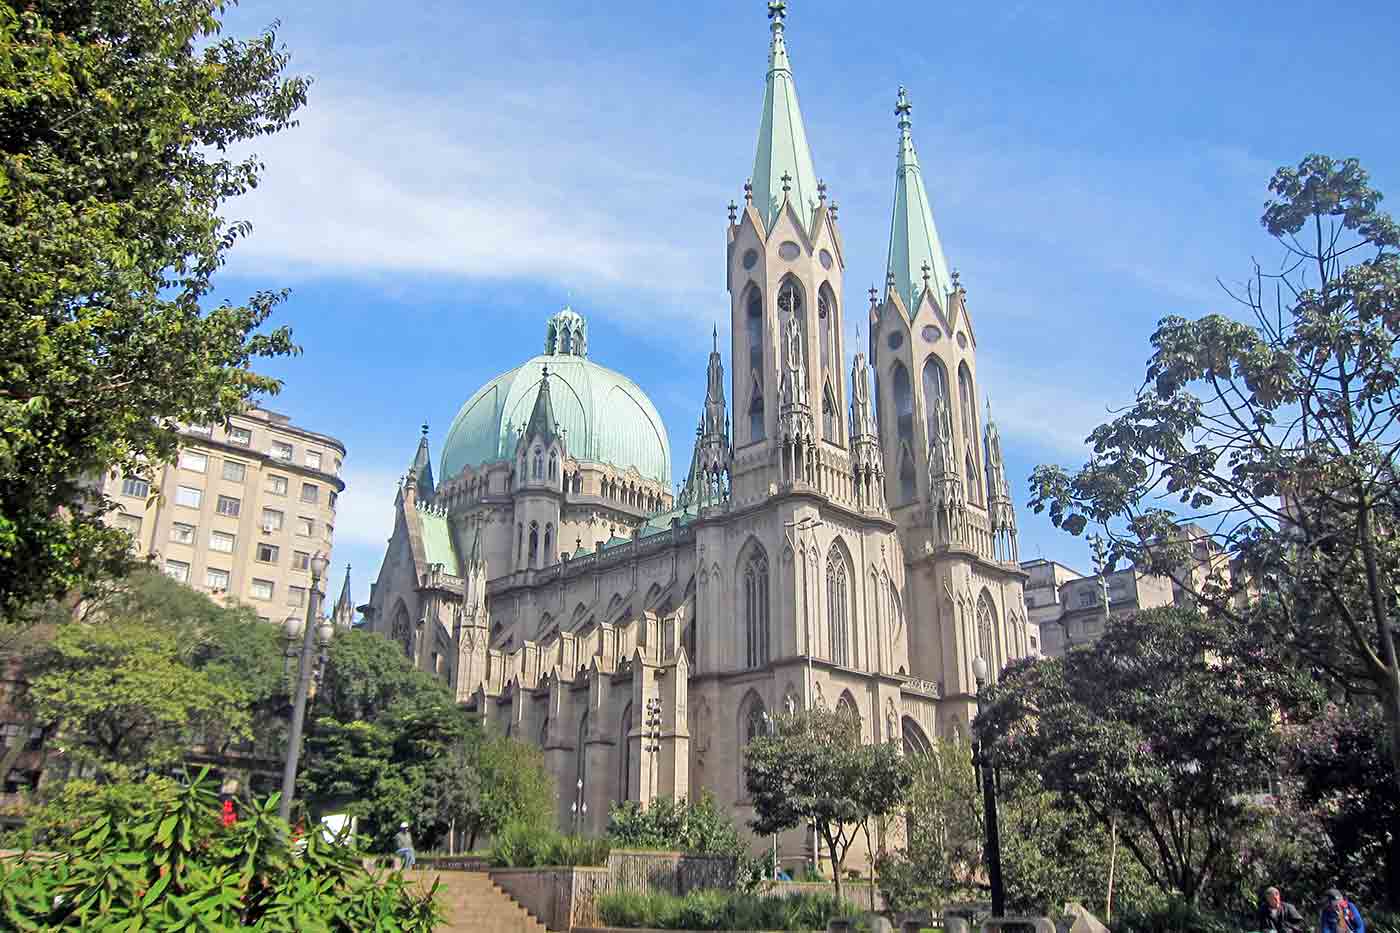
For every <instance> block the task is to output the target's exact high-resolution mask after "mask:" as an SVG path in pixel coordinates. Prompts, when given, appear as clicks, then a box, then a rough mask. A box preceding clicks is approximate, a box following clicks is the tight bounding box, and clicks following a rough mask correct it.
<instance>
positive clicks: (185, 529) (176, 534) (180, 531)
mask: <svg viewBox="0 0 1400 933" xmlns="http://www.w3.org/2000/svg"><path fill="white" fill-rule="evenodd" d="M194 533H195V527H194V526H193V525H187V524H185V523H184V522H176V523H175V524H173V525H171V526H170V540H171V541H175V542H178V543H180V544H194Z"/></svg>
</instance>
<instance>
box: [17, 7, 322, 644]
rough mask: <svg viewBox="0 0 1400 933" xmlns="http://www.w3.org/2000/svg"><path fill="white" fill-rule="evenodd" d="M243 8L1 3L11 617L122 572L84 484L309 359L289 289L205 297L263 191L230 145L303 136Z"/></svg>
mask: <svg viewBox="0 0 1400 933" xmlns="http://www.w3.org/2000/svg"><path fill="white" fill-rule="evenodd" d="M227 6H228V0H133V2H116V0H88V2H79V3H74V2H69V0H25V2H23V3H16V2H5V3H0V85H3V87H4V93H3V94H0V164H3V166H4V169H3V172H0V620H4V621H13V620H15V619H16V618H18V617H20V616H21V615H22V614H24V613H25V612H26V611H27V610H29V609H30V608H32V607H33V606H35V605H36V604H40V603H42V602H44V601H45V600H49V599H57V598H61V597H65V596H67V595H68V594H70V593H71V592H73V591H75V590H79V589H81V588H83V587H85V586H87V585H89V584H91V583H92V582H93V581H95V580H98V579H101V578H103V577H106V576H110V575H113V574H116V573H119V572H121V570H122V569H123V568H124V566H125V561H126V546H127V539H126V537H125V535H123V534H122V533H120V532H118V531H115V530H110V529H107V528H106V527H105V526H104V525H103V523H102V522H101V519H100V513H101V512H103V511H105V510H106V509H108V508H110V507H111V503H110V502H108V501H105V500H104V499H103V498H102V497H100V496H98V495H97V494H95V493H94V492H93V491H92V489H91V483H90V481H89V480H88V479H87V478H88V477H92V476H96V475H100V474H101V473H102V472H103V471H105V470H108V469H117V470H121V471H123V472H125V473H131V474H141V473H142V472H144V471H145V470H146V469H147V467H146V464H147V463H154V462H163V461H167V460H169V459H170V458H171V457H172V455H173V454H174V452H175V449H176V446H177V433H176V428H177V425H178V424H179V423H181V422H184V423H204V424H208V423H213V422H219V421H223V420H225V419H226V418H227V417H228V416H229V415H230V414H232V413H234V412H237V411H239V410H240V409H242V408H243V407H244V406H245V404H246V403H247V402H248V401H249V400H250V399H251V398H253V397H254V396H255V395H256V394H258V393H262V392H274V391H276V389H277V388H278V383H277V382H276V380H274V379H271V378H269V377H266V376H262V375H259V374H257V373H255V372H254V371H253V369H252V366H253V364H254V363H255V362H256V361H257V360H259V359H261V358H266V357H271V356H279V355H285V354H288V353H292V352H295V349H296V348H295V347H294V345H293V344H292V341H291V336H290V334H289V332H288V331H287V330H286V329H285V328H281V329H276V330H271V331H264V330H262V327H263V324H264V323H265V322H266V321H267V319H268V317H269V315H270V314H271V313H272V311H273V309H274V307H275V306H276V305H277V304H278V303H279V302H280V301H281V300H282V297H283V296H282V295H281V294H277V293H271V292H259V293H258V294H256V295H254V296H252V297H251V298H250V299H248V300H247V302H246V303H244V304H238V305H235V304H228V303H225V304H220V305H217V306H211V305H210V304H209V301H208V299H209V296H210V293H211V290H212V287H213V276H214V273H215V272H216V271H217V270H218V268H219V267H220V266H221V265H222V264H223V262H224V261H225V258H226V256H227V254H228V251H229V250H230V249H231V248H232V247H233V245H234V244H235V243H236V242H237V241H238V240H239V239H241V238H243V237H245V236H246V235H247V234H248V233H249V225H248V224H246V223H243V222H238V221H231V220H229V219H227V218H226V213H227V206H228V202H229V200H230V199H231V198H235V197H237V196H238V195H240V194H242V193H244V192H246V191H248V190H249V189H250V188H252V187H254V186H255V185H256V184H257V181H258V176H259V173H260V172H261V170H262V165H261V164H260V163H259V162H258V160H257V158H256V156H247V157H245V158H241V159H237V160H235V159H230V158H228V157H227V152H228V149H229V147H231V146H234V145H236V144H239V143H244V142H247V141H250V140H255V139H257V138H259V137H262V136H266V135H269V134H272V133H276V132H278V131H280V130H282V129H284V128H286V127H288V126H290V125H292V122H293V120H292V116H293V114H294V113H295V112H296V111H297V109H298V108H299V107H300V106H301V105H302V104H303V102H304V101H305V99H306V90H307V84H308V82H307V80H306V79H304V78H288V77H286V76H285V74H284V73H285V71H286V67H287V63H288V56H287V53H286V52H285V51H284V50H283V49H282V48H281V47H279V45H278V44H277V41H276V38H275V36H274V35H273V33H272V32H270V31H269V32H267V33H265V34H263V35H261V36H258V37H256V38H253V39H250V40H246V41H240V40H237V39H233V38H220V37H219V36H218V31H219V26H220V18H221V16H222V14H223V12H224V10H225V8H226V7H227Z"/></svg>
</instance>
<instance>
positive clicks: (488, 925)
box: [404, 870, 548, 933]
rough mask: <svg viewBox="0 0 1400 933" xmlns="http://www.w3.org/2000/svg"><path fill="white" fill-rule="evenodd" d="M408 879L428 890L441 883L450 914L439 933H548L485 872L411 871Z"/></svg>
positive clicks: (441, 899) (440, 890) (441, 896)
mask: <svg viewBox="0 0 1400 933" xmlns="http://www.w3.org/2000/svg"><path fill="white" fill-rule="evenodd" d="M404 877H405V878H406V879H407V880H409V881H411V882H412V883H413V884H414V885H415V886H417V887H419V888H421V889H422V890H425V891H426V890H428V889H429V888H431V887H432V886H433V880H434V879H437V880H438V882H439V883H438V892H437V896H438V903H439V904H441V905H442V908H443V911H444V912H445V913H446V915H447V916H446V919H445V920H444V921H443V923H442V925H441V926H439V927H438V931H439V933H548V931H547V930H546V929H545V926H544V924H543V923H540V921H539V920H537V919H535V917H534V916H533V915H531V914H530V912H529V911H527V910H526V909H525V908H524V907H521V906H520V905H519V904H518V903H516V902H515V901H514V900H513V899H512V898H511V896H510V895H509V894H507V893H506V892H504V891H502V890H501V889H500V888H498V887H497V886H496V885H495V884H494V883H493V882H492V881H491V878H490V876H488V875H487V874H486V872H484V871H438V870H429V871H411V872H406V873H405V875H404Z"/></svg>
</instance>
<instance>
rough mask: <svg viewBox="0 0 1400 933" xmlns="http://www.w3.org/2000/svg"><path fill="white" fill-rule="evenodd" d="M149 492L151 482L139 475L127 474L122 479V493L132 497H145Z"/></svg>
mask: <svg viewBox="0 0 1400 933" xmlns="http://www.w3.org/2000/svg"><path fill="white" fill-rule="evenodd" d="M150 494H151V484H150V483H149V482H147V481H146V480H144V479H142V478H141V477H139V476H128V477H127V478H126V479H124V480H122V495H124V496H131V497H132V498H133V499H145V498H146V497H147V496H149V495H150Z"/></svg>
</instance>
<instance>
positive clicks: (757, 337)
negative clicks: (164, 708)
mask: <svg viewBox="0 0 1400 933" xmlns="http://www.w3.org/2000/svg"><path fill="white" fill-rule="evenodd" d="M744 333H745V334H746V335H747V337H748V345H749V373H750V378H749V441H750V442H752V441H761V440H763V436H764V431H763V395H764V383H765V378H766V376H765V369H764V365H763V296H762V295H760V294H759V292H758V289H756V288H755V289H754V290H753V291H752V292H750V293H749V307H748V310H747V311H746V313H745V315H744Z"/></svg>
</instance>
